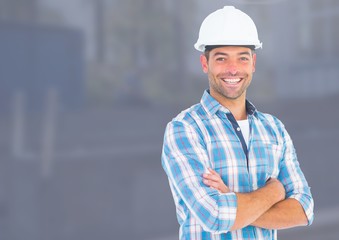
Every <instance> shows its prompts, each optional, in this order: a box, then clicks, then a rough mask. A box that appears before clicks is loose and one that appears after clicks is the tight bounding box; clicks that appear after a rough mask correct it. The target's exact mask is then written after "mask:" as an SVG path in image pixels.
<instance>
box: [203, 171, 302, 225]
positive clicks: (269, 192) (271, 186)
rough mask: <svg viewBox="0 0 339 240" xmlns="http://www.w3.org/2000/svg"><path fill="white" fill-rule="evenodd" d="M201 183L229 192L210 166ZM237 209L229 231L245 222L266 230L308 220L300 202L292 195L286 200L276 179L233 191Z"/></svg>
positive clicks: (282, 189) (283, 190)
mask: <svg viewBox="0 0 339 240" xmlns="http://www.w3.org/2000/svg"><path fill="white" fill-rule="evenodd" d="M203 182H204V184H206V185H207V186H209V187H211V188H213V189H216V190H218V191H219V192H221V193H228V192H230V190H229V188H228V187H227V186H226V185H225V184H224V182H223V181H222V179H221V177H220V176H219V174H218V173H217V172H215V171H214V170H213V169H209V173H205V174H203ZM236 196H237V199H238V208H237V214H236V219H235V223H234V225H233V227H232V228H231V230H237V229H240V228H243V227H245V226H247V225H253V226H256V227H261V228H266V229H284V228H290V227H295V226H303V225H307V223H308V220H307V217H306V214H305V212H304V210H303V208H302V206H301V204H300V203H299V202H298V201H297V200H295V199H292V198H289V199H285V189H284V186H283V185H282V184H281V183H280V182H279V180H277V179H273V178H272V179H270V180H268V181H267V183H266V185H265V186H264V187H262V188H259V189H258V190H256V191H253V192H250V193H236Z"/></svg>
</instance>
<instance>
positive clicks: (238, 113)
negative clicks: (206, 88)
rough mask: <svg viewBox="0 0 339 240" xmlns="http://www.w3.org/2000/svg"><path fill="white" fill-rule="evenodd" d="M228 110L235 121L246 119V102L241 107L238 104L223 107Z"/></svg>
mask: <svg viewBox="0 0 339 240" xmlns="http://www.w3.org/2000/svg"><path fill="white" fill-rule="evenodd" d="M224 107H226V108H227V109H228V110H230V111H231V113H232V115H233V116H234V118H235V120H237V121H239V120H245V119H247V112H246V102H245V101H244V102H243V103H242V104H241V105H240V104H228V105H226V106H225V105H224Z"/></svg>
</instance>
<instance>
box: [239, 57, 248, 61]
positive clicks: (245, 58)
mask: <svg viewBox="0 0 339 240" xmlns="http://www.w3.org/2000/svg"><path fill="white" fill-rule="evenodd" d="M240 60H241V61H249V60H250V59H249V58H248V57H241V58H240Z"/></svg>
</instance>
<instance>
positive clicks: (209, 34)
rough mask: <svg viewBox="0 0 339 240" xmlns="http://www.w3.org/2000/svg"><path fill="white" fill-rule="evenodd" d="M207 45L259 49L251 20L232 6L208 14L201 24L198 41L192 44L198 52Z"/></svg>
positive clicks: (255, 30) (260, 44)
mask: <svg viewBox="0 0 339 240" xmlns="http://www.w3.org/2000/svg"><path fill="white" fill-rule="evenodd" d="M209 45H233V46H254V48H255V49H258V48H261V47H262V43H261V42H260V41H259V39H258V32H257V28H256V26H255V24H254V22H253V20H252V19H251V18H250V17H249V16H248V15H247V14H246V13H244V12H242V11H240V10H239V9H236V8H235V7H233V6H225V7H224V8H222V9H219V10H216V11H215V12H212V13H211V14H209V15H208V16H207V17H206V18H205V20H204V21H203V22H202V24H201V27H200V31H199V39H198V41H197V42H196V43H195V44H194V47H195V49H197V50H198V51H201V52H203V51H205V47H206V46H209Z"/></svg>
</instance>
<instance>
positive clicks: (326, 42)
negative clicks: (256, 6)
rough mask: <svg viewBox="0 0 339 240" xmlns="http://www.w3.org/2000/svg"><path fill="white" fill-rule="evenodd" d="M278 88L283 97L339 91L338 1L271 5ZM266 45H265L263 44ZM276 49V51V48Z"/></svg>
mask: <svg viewBox="0 0 339 240" xmlns="http://www.w3.org/2000/svg"><path fill="white" fill-rule="evenodd" d="M270 21H271V29H272V35H271V37H272V39H270V41H271V42H272V43H271V44H274V45H275V46H270V47H271V48H272V52H273V54H272V55H271V56H269V57H270V59H271V61H273V63H274V62H275V60H277V62H276V63H277V65H276V67H275V69H276V72H277V74H276V76H277V78H276V83H275V88H276V90H277V93H278V95H279V96H282V97H301V98H305V97H306V98H307V97H324V96H327V95H330V94H334V93H336V94H338V92H339V81H338V79H337V76H338V75H339V68H338V66H337V62H338V60H339V57H338V54H337V53H338V52H339V44H338V42H339V30H338V24H339V2H338V1H328V0H327V1H317V0H302V1H297V2H293V4H292V2H291V1H285V2H284V3H282V4H279V5H273V6H272V13H271V18H270ZM264 47H265V44H264ZM273 48H276V50H273Z"/></svg>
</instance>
